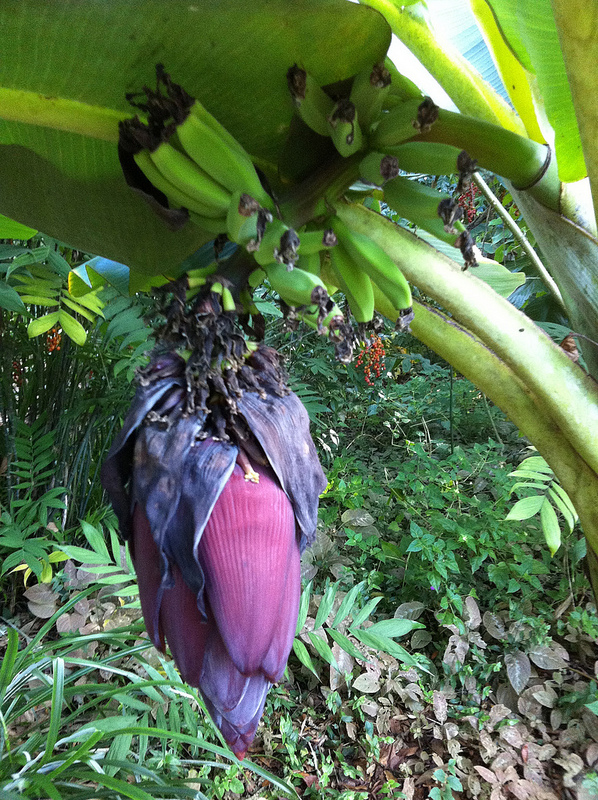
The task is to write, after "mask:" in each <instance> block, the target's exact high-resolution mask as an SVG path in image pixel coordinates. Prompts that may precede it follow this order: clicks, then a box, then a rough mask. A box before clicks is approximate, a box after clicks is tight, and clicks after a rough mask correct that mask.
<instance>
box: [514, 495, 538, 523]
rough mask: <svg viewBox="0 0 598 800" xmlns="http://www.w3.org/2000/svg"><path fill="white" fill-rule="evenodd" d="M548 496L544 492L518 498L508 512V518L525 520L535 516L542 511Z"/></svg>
mask: <svg viewBox="0 0 598 800" xmlns="http://www.w3.org/2000/svg"><path fill="white" fill-rule="evenodd" d="M545 500H546V498H545V496H544V495H543V494H541V495H532V496H531V497H524V498H523V499H522V500H518V501H517V502H516V503H515V505H514V506H513V508H512V509H511V510H510V511H509V513H508V514H507V517H506V519H515V520H523V519H529V518H530V517H533V516H534V515H535V514H537V513H538V511H540V509H541V508H542V506H543V505H544V502H545Z"/></svg>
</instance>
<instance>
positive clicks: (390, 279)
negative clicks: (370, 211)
mask: <svg viewBox="0 0 598 800" xmlns="http://www.w3.org/2000/svg"><path fill="white" fill-rule="evenodd" d="M336 210H337V216H336V217H334V218H333V219H332V228H333V230H334V232H335V233H336V235H337V237H338V240H339V246H341V245H342V247H343V248H345V249H346V251H347V253H348V254H349V256H350V258H351V260H352V261H353V262H354V263H355V265H357V267H358V268H359V269H360V270H361V271H362V272H363V273H365V274H366V275H368V276H369V277H370V278H371V280H372V281H373V282H374V283H375V284H376V286H377V287H378V288H379V289H380V290H381V291H382V293H383V294H384V295H386V297H387V298H388V299H389V301H390V303H391V304H392V306H393V308H396V309H398V310H399V311H400V310H401V309H408V308H411V305H412V300H411V288H410V286H409V284H408V283H407V281H406V279H405V277H404V275H403V273H402V272H401V270H400V269H399V268H398V267H397V265H396V264H395V262H394V261H393V260H392V258H391V257H390V256H389V255H388V254H387V253H386V252H385V251H384V250H383V249H382V248H381V247H380V246H379V245H377V244H376V243H375V242H373V241H372V240H371V239H369V238H368V237H367V236H364V235H363V234H360V233H355V232H354V231H352V230H351V228H349V227H348V225H347V224H346V223H345V222H343V220H342V218H341V215H342V213H343V208H342V204H339V205H338V207H337V209H336ZM334 252H335V251H334V250H333V251H332V253H331V255H332V256H334ZM333 265H334V261H333Z"/></svg>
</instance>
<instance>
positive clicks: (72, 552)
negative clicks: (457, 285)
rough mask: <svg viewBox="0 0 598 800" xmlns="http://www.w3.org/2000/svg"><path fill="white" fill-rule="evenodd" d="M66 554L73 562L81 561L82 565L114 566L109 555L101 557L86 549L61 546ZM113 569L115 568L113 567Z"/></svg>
mask: <svg viewBox="0 0 598 800" xmlns="http://www.w3.org/2000/svg"><path fill="white" fill-rule="evenodd" d="M61 547H62V549H63V550H64V552H65V553H66V554H67V555H68V557H69V558H72V559H73V561H79V562H80V563H81V564H112V560H111V559H110V556H109V555H107V554H106V555H101V554H100V553H96V552H94V551H93V550H86V549H85V548H84V547H77V546H76V545H61ZM112 569H113V567H112Z"/></svg>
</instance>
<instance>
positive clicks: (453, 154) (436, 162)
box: [387, 141, 461, 175]
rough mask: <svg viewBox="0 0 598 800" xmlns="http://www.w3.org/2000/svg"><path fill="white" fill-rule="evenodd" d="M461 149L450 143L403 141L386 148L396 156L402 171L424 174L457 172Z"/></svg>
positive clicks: (450, 173)
mask: <svg viewBox="0 0 598 800" xmlns="http://www.w3.org/2000/svg"><path fill="white" fill-rule="evenodd" d="M460 152H461V151H460V150H459V148H458V147H453V146H452V145H450V144H439V143H436V142H418V141H414V142H405V143H404V144H399V145H396V146H395V147H389V148H387V153H391V154H392V155H393V156H396V157H397V158H398V160H399V164H400V165H401V169H402V170H403V171H404V172H414V173H418V174H421V173H423V174H425V175H453V174H455V173H456V172H458V171H459V170H458V168H457V158H458V156H459V153H460Z"/></svg>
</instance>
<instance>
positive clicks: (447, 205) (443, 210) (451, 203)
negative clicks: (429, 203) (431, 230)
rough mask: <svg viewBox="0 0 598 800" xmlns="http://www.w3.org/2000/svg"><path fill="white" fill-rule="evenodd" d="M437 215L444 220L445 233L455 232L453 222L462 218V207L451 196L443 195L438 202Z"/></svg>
mask: <svg viewBox="0 0 598 800" xmlns="http://www.w3.org/2000/svg"><path fill="white" fill-rule="evenodd" d="M438 216H439V217H440V219H441V220H442V221H443V222H444V230H445V231H446V232H447V233H455V234H456V233H457V232H458V231H457V230H456V229H455V222H457V221H459V220H462V219H463V209H462V208H461V206H460V205H459V203H458V202H457V201H456V200H455V199H453V198H452V197H445V198H444V200H441V201H440V203H439V204H438Z"/></svg>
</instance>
